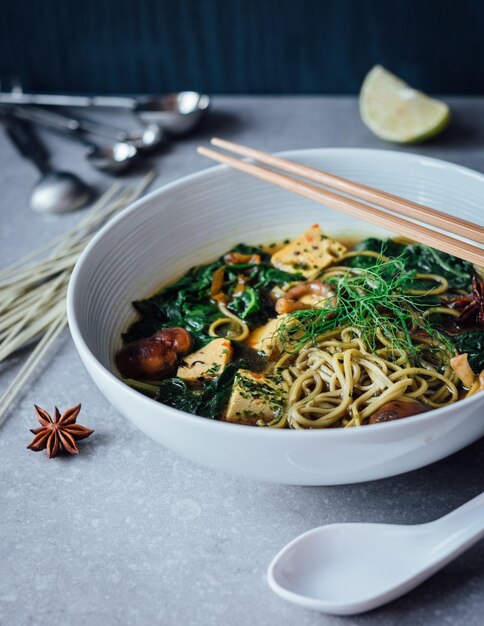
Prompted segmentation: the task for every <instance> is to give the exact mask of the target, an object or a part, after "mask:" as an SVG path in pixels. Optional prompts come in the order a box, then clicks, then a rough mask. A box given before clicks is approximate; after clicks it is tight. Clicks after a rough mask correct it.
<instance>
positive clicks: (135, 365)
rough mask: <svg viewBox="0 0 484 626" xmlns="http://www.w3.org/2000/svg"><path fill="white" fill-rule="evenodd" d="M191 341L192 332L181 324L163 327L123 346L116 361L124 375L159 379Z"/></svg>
mask: <svg viewBox="0 0 484 626" xmlns="http://www.w3.org/2000/svg"><path fill="white" fill-rule="evenodd" d="M192 345H193V340H192V336H191V334H190V333H189V332H188V331H187V330H185V329H184V328H179V327H173V328H165V329H164V330H159V331H157V332H156V333H155V334H154V335H152V336H151V337H148V338H146V339H138V340H137V341H132V342H131V343H128V344H127V345H125V346H123V347H122V348H121V350H119V351H118V353H117V355H116V365H117V366H118V369H119V371H120V372H121V374H122V375H123V376H124V377H125V378H136V379H141V380H150V379H158V378H161V377H162V376H165V375H167V374H170V372H172V371H173V370H174V369H175V367H176V365H177V362H178V358H179V357H180V356H182V355H184V354H187V352H189V351H190V349H191V347H192Z"/></svg>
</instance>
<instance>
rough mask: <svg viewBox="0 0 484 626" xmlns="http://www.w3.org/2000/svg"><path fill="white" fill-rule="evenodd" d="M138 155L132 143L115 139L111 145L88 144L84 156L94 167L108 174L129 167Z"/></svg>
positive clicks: (119, 171) (116, 172) (122, 170)
mask: <svg viewBox="0 0 484 626" xmlns="http://www.w3.org/2000/svg"><path fill="white" fill-rule="evenodd" d="M138 155H139V153H138V150H137V149H136V147H135V146H134V144H132V143H131V142H128V141H117V142H116V143H114V144H112V145H105V146H100V145H97V144H88V152H87V155H86V158H87V160H88V161H89V163H90V164H91V165H92V166H93V167H95V168H96V169H98V170H101V171H103V172H108V173H110V174H118V173H121V172H124V171H125V170H126V169H127V168H128V167H131V165H132V164H133V161H134V160H135V159H136V158H137V157H138Z"/></svg>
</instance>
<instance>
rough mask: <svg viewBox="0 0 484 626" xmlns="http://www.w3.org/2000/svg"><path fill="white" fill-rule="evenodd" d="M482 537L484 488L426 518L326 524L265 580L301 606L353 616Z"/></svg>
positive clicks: (277, 562)
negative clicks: (446, 510) (441, 513)
mask: <svg viewBox="0 0 484 626" xmlns="http://www.w3.org/2000/svg"><path fill="white" fill-rule="evenodd" d="M483 536H484V494H481V495H480V496H477V497H476V498H474V499H473V500H471V501H470V502H467V503H466V504H464V505H463V506H461V507H460V508H458V509H456V510H455V511H453V512H452V513H449V514H448V515H446V516H444V517H442V518H440V519H438V520H436V521H434V522H430V523H427V524H419V525H416V526H404V525H391V524H333V525H329V526H321V527H320V528H315V529H314V530H310V531H309V532H307V533H304V534H303V535H300V536H299V537H297V538H296V539H294V540H293V541H291V542H290V543H289V544H288V545H287V546H285V547H284V548H283V549H282V550H281V551H280V552H279V554H278V555H277V556H276V557H275V558H274V560H273V561H272V563H271V564H270V566H269V570H268V582H269V585H270V587H271V589H272V590H273V591H275V593H277V594H278V595H280V596H281V597H283V598H285V599H286V600H290V601H291V602H295V603H296V604H300V605H302V606H305V607H307V608H311V609H314V610H317V611H320V612H322V613H332V614H335V615H353V614H356V613H362V612H364V611H369V610H371V609H374V608H376V607H378V606H381V605H382V604H385V603H387V602H390V601H391V600H394V599H395V598H397V597H399V596H401V595H403V594H404V593H407V592H408V591H410V590H411V589H413V588H414V587H416V586H417V585H419V584H420V583H421V582H423V581H424V580H426V579H427V578H429V577H430V576H432V574H434V573H435V572H437V571H438V570H439V569H441V568H442V567H444V566H445V565H446V564H447V563H449V562H450V561H451V560H453V559H454V558H456V557H457V556H458V555H459V554H461V553H462V552H464V550H467V549H468V548H469V547H470V546H472V545H473V544H474V543H476V542H477V541H478V540H479V539H480V538H482V537H483Z"/></svg>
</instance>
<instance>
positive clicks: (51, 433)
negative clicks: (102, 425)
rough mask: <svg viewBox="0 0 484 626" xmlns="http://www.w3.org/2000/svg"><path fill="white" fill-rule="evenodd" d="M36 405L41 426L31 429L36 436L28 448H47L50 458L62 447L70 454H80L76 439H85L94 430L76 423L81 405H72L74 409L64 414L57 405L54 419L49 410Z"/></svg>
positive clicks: (36, 412) (38, 449)
mask: <svg viewBox="0 0 484 626" xmlns="http://www.w3.org/2000/svg"><path fill="white" fill-rule="evenodd" d="M34 407H35V415H36V416H37V419H38V420H39V422H40V428H32V429H31V430H30V432H31V433H34V435H35V437H34V439H33V441H32V443H31V444H30V445H28V446H27V448H28V449H29V450H33V451H34V452H40V450H43V449H44V448H46V449H47V456H48V457H49V459H52V458H53V457H55V456H57V454H58V453H59V450H60V449H61V448H62V449H64V450H65V451H66V452H68V453H69V454H79V448H78V447H77V444H76V440H79V439H85V438H86V437H89V435H92V433H93V432H94V431H93V430H90V429H89V428H85V427H84V426H81V425H80V424H76V420H77V416H78V415H79V412H80V410H81V405H80V404H78V405H77V406H74V407H72V409H68V410H67V411H65V413H62V415H61V414H60V412H59V409H58V408H57V407H55V410H54V419H52V418H51V416H50V415H49V414H48V413H47V411H45V410H44V409H41V408H40V407H39V406H37V405H36V404H34Z"/></svg>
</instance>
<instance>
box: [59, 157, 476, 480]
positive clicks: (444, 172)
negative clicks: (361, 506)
mask: <svg viewBox="0 0 484 626" xmlns="http://www.w3.org/2000/svg"><path fill="white" fill-rule="evenodd" d="M286 156H288V157H289V158H291V159H294V160H297V161H301V162H303V163H306V164H308V165H312V166H314V167H318V168H321V169H326V170H329V171H331V172H333V173H335V174H339V175H340V176H346V177H348V178H351V179H354V180H357V181H360V182H362V183H366V184H369V185H373V186H375V187H380V188H382V189H385V190H388V191H390V192H393V193H396V194H399V195H402V196H404V197H408V198H411V199H413V200H416V201H417V202H422V203H426V204H429V205H431V206H434V207H435V208H437V209H440V210H442V211H447V212H449V213H452V214H458V215H460V216H462V217H465V218H468V219H472V220H474V221H481V220H482V198H483V197H484V176H482V175H481V174H478V173H476V172H473V171H471V170H468V169H465V168H462V167H458V166H455V165H451V164H449V163H445V162H443V161H438V160H435V159H429V158H425V157H420V156H416V155H412V154H404V153H400V152H385V151H378V150H356V149H321V150H305V151H298V152H292V153H288V154H287V155H286ZM313 223H319V224H321V226H322V228H323V229H324V230H326V231H328V232H329V233H330V234H335V235H338V234H341V233H345V234H356V235H357V236H360V237H364V236H367V235H369V234H376V235H379V234H385V233H384V231H378V229H376V228H375V227H373V226H371V225H369V224H366V223H364V222H359V221H357V220H355V219H353V218H348V217H346V216H345V215H343V214H340V213H337V212H335V211H332V210H331V209H329V208H326V207H324V206H322V205H320V204H316V203H315V202H311V201H309V200H306V199H304V198H301V197H299V196H296V195H294V194H291V193H289V192H287V191H284V190H281V189H278V188H275V187H272V186H271V185H268V184H266V183H263V182H261V181H259V180H256V179H254V178H251V177H249V176H246V175H244V174H241V173H238V172H234V171H231V170H229V169H228V168H226V167H214V168H211V169H208V170H205V171H202V172H200V173H198V174H195V175H193V176H188V177H186V178H184V179H182V180H180V181H178V182H175V183H172V184H170V185H167V186H165V187H163V188H162V189H158V190H156V191H155V192H153V193H151V194H149V195H148V196H146V197H145V198H143V199H141V200H139V201H138V202H136V203H135V204H134V205H133V206H132V207H130V208H129V209H126V210H125V211H124V212H123V213H122V214H120V215H119V216H117V217H116V218H115V219H113V220H112V221H111V222H110V223H109V224H108V225H107V226H106V227H105V228H104V229H103V230H102V231H101V232H100V233H99V234H98V235H97V236H96V237H95V239H94V240H93V241H92V242H91V243H90V245H89V246H88V247H87V248H86V250H85V251H84V253H83V254H82V256H81V258H80V260H79V261H78V263H77V265H76V268H75V270H74V273H73V275H72V279H71V282H70V285H69V293H68V315H69V325H70V329H71V333H72V337H73V339H74V342H75V344H76V346H77V349H78V351H79V354H80V356H81V358H82V360H83V362H84V364H85V366H86V368H87V370H88V371H89V373H90V375H91V376H92V378H93V380H94V382H95V383H96V384H97V385H98V387H99V388H100V389H101V391H102V392H103V394H104V395H105V396H106V397H107V398H108V400H109V401H110V402H111V403H112V404H113V405H114V406H115V407H116V408H117V409H118V410H119V411H120V412H121V413H122V414H123V415H124V416H125V417H127V418H128V419H129V420H130V421H131V422H133V424H135V425H136V426H137V427H138V428H140V429H141V430H142V431H143V432H144V433H146V434H147V435H148V436H149V437H151V438H152V439H154V440H155V441H157V442H159V443H161V444H162V445H164V446H166V447H168V448H171V449H172V450H175V451H176V452H179V453H180V454H182V455H184V456H186V457H188V458H190V459H192V460H193V461H195V462H197V463H201V464H203V465H207V466H209V467H212V468H216V469H219V470H222V471H225V472H231V473H234V474H240V475H242V476H247V477H250V478H255V479H259V480H266V481H273V482H279V483H287V484H300V485H335V484H343V483H354V482H361V481H366V480H373V479H377V478H384V477H388V476H392V475H395V474H400V473H402V472H408V471H409V470H413V469H416V468H418V467H422V466H424V465H427V464H428V463H432V462H434V461H437V460H439V459H441V458H443V457H445V456H447V455H449V454H452V453H453V452H455V451H457V450H459V449H461V448H463V447H464V446H466V445H468V444H470V443H472V442H473V441H475V440H477V439H478V438H479V437H481V436H482V435H483V434H484V419H483V415H482V414H483V409H484V394H483V395H482V396H479V395H478V396H475V397H473V398H470V399H468V400H464V401H462V402H459V403H457V404H455V405H452V406H449V407H446V408H443V409H439V410H435V411H431V412H429V413H425V414H423V415H417V416H414V417H410V418H407V419H403V420H400V421H396V422H391V423H384V424H377V425H373V426H366V427H362V428H352V429H334V430H321V431H291V430H285V431H284V430H283V431H281V430H273V429H263V428H251V427H248V426H239V425H234V424H226V423H222V422H218V421H213V420H210V419H206V418H203V417H197V416H194V415H189V414H187V413H183V412H181V411H178V410H176V409H172V408H170V407H168V406H165V405H162V404H160V403H158V402H155V401H154V400H151V399H149V398H147V397H145V396H143V395H142V394H140V393H138V392H136V391H133V390H132V389H130V388H129V387H128V386H126V385H125V384H123V383H122V382H121V381H120V380H118V378H117V377H116V369H115V365H114V359H113V357H114V354H115V352H116V349H117V348H118V347H119V346H120V334H121V332H122V331H123V330H124V329H126V327H127V326H128V324H129V322H130V321H132V320H133V319H134V314H133V309H132V307H131V305H130V303H131V301H132V300H135V299H137V298H141V297H144V296H146V295H147V294H149V293H150V292H152V291H153V290H154V289H155V288H157V287H159V286H161V285H163V284H166V283H169V282H170V281H172V280H174V279H175V278H177V277H179V276H180V275H181V274H182V273H183V272H185V271H186V270H188V268H189V267H191V266H192V265H195V264H198V263H202V262H206V261H209V260H211V259H213V258H215V257H217V256H218V255H220V254H222V253H223V252H224V251H226V250H227V249H229V248H230V246H232V245H233V244H236V243H238V242H247V243H263V242H268V241H272V240H282V239H284V238H286V237H292V236H294V235H297V234H299V233H301V232H303V231H304V230H305V229H307V228H308V227H309V226H310V225H311V224H313Z"/></svg>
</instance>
